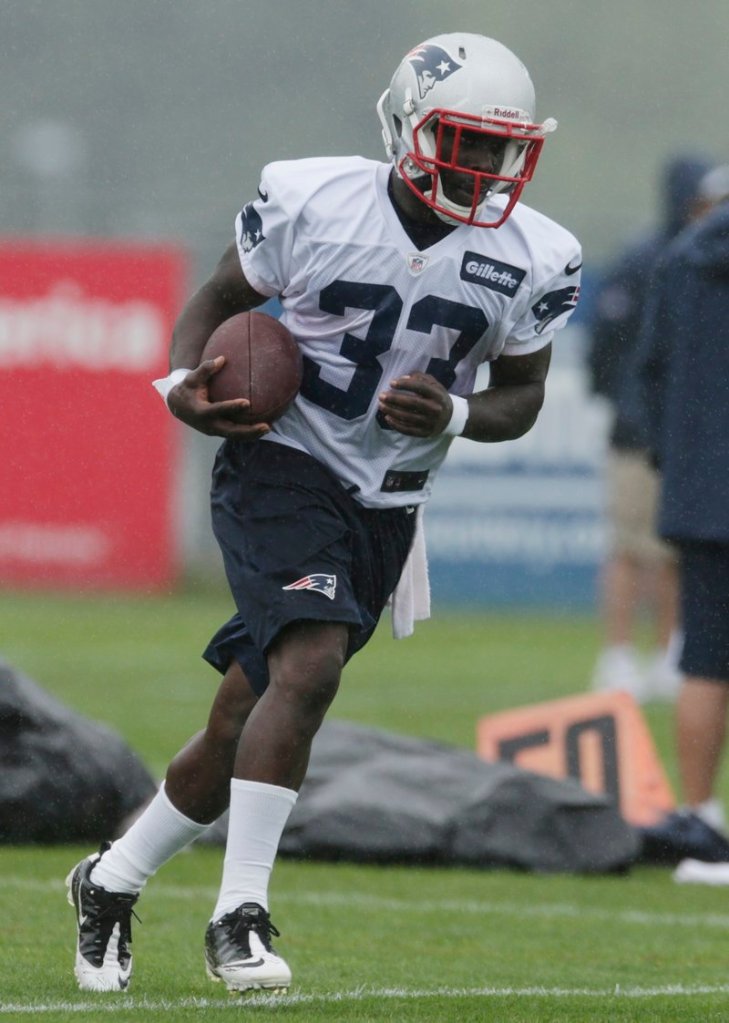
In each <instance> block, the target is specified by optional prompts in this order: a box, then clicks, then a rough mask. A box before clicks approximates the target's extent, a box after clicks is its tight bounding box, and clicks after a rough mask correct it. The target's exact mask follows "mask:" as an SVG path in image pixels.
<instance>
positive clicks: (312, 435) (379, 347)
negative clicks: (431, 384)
mask: <svg viewBox="0 0 729 1023" xmlns="http://www.w3.org/2000/svg"><path fill="white" fill-rule="evenodd" d="M389 173H390V165H388V164H385V163H379V162H376V161H372V160H365V159H363V158H361V157H330V158H320V159H304V160H295V161H286V162H280V163H272V164H269V165H268V166H267V167H266V168H265V169H264V171H263V176H262V180H261V185H260V188H259V198H258V199H256V201H255V202H252V203H249V204H248V205H247V206H246V207H245V208H244V209H243V210H242V211H241V213H240V214H239V215H238V217H237V219H236V238H237V243H238V251H239V254H240V260H241V265H242V267H243V272H244V273H245V275H246V278H247V279H248V281H249V282H250V284H251V285H252V286H253V287H254V288H255V289H256V290H257V291H258V292H260V293H261V294H262V295H267V296H273V295H278V296H279V297H280V299H281V303H282V305H283V314H282V317H281V318H282V322H283V323H285V324H286V326H287V327H288V328H289V330H290V331H291V332H292V333H293V335H294V337H295V338H296V340H297V341H298V343H299V345H300V347H301V351H302V354H303V359H304V380H303V384H302V387H301V393H300V394H299V395H298V397H297V398H296V401H295V403H294V405H293V406H292V407H291V408H290V409H289V410H288V411H287V412H286V413H285V414H284V415H283V416H282V417H281V418H280V419H279V420H278V421H277V422H276V423H274V424H273V429H272V431H271V433H270V434H268V435H267V438H266V439H270V440H272V441H278V442H279V443H284V444H289V445H291V446H292V447H296V448H299V449H301V450H303V451H307V452H309V454H311V455H313V456H314V457H315V458H317V459H319V460H320V461H321V462H323V463H324V464H325V465H326V466H328V468H329V469H330V470H331V471H332V472H333V473H334V474H335V475H336V476H337V477H338V478H339V480H340V481H341V482H342V484H343V486H345V487H347V488H352V490H353V492H354V493H355V497H356V499H357V500H358V501H360V502H361V503H362V504H364V505H367V506H369V507H392V506H398V505H413V504H420V503H422V502H423V501H425V500H427V498H428V496H429V495H430V491H431V487H432V484H433V479H434V477H435V474H436V472H437V470H438V467H439V466H440V464H441V462H442V461H443V459H444V457H445V455H446V452H447V451H448V446H449V444H450V442H451V440H452V438H451V437H449V436H443V435H440V436H437V437H429V438H420V437H409V436H406V435H405V434H402V433H398V432H397V431H396V430H392V429H389V428H387V427H386V426H385V425H383V424H382V423H381V422H380V421H379V418H378V408H377V399H378V394H379V393H380V392H381V391H384V390H386V389H387V388H388V386H389V383H390V381H391V380H394V379H395V378H396V377H400V376H404V375H406V374H408V373H413V372H417V371H420V372H422V373H430V374H431V375H433V376H434V377H436V378H437V379H438V380H439V381H440V382H441V383H442V384H443V385H444V386H445V387H446V389H447V390H448V391H450V392H451V393H452V394H459V395H469V394H471V393H472V392H473V388H474V381H475V378H476V372H477V370H478V367H479V366H480V365H481V363H483V362H486V361H489V360H493V359H496V358H498V357H499V356H500V355H502V354H506V355H522V354H528V353H530V352H535V351H537V350H538V349H540V348H543V347H544V346H545V345H547V344H548V343H549V342H550V341H551V339H552V335H553V334H554V331H555V330H556V329H557V328H558V327H561V326H563V325H564V324H565V322H566V321H567V319H568V317H569V315H570V313H571V312H572V310H573V309H574V307H575V305H576V303H577V295H578V292H579V267H580V264H581V255H580V248H579V245H578V243H577V241H576V240H575V238H574V237H573V236H572V235H571V234H569V232H567V231H565V230H564V229H563V228H561V227H560V226H559V225H558V224H555V223H554V222H553V221H551V220H549V219H548V218H547V217H545V216H542V215H541V214H540V213H537V212H536V211H534V210H532V209H530V208H529V207H527V206H524V205H523V204H517V206H516V208H515V209H514V211H513V213H512V214H511V216H510V217H509V219H508V220H507V221H506V222H505V223H504V224H502V226H501V227H499V228H478V227H468V226H466V225H462V226H459V227H457V228H456V229H455V230H454V231H452V232H451V233H450V234H448V235H446V236H445V237H444V238H442V239H441V240H440V241H438V242H436V243H435V244H434V245H431V246H429V247H428V248H426V249H424V250H422V251H420V250H418V249H417V248H416V247H415V245H414V244H413V242H412V241H411V240H410V238H409V237H408V235H407V233H406V232H405V230H404V228H403V226H402V224H401V223H400V220H399V219H398V216H397V213H396V212H395V210H394V208H393V206H392V203H391V201H390V198H389V196H388V194H387V181H388V175H389ZM494 202H495V203H500V202H503V199H500V198H496V199H495V200H494Z"/></svg>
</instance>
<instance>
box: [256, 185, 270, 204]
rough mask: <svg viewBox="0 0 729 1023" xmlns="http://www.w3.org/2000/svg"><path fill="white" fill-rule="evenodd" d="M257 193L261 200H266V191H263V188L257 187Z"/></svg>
mask: <svg viewBox="0 0 729 1023" xmlns="http://www.w3.org/2000/svg"><path fill="white" fill-rule="evenodd" d="M258 194H259V195H260V197H261V202H268V192H264V191H263V189H261V188H259V189H258Z"/></svg>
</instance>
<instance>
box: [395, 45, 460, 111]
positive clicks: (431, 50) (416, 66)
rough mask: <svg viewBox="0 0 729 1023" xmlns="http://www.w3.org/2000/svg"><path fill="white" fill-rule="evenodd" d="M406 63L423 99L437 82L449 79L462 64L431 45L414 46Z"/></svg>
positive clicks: (441, 49) (438, 47) (440, 48)
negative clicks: (411, 71)
mask: <svg viewBox="0 0 729 1023" xmlns="http://www.w3.org/2000/svg"><path fill="white" fill-rule="evenodd" d="M408 62H409V64H410V66H411V67H412V69H413V71H414V72H415V77H416V78H417V80H418V92H419V93H420V98H421V99H423V98H424V97H425V96H426V95H427V93H429V92H430V90H431V89H432V88H433V86H434V85H437V84H438V82H443V81H445V79H446V78H450V76H451V75H452V74H453V72H454V71H459V70H460V69H461V67H462V66H463V65H462V64H459V63H458V61H455V60H454V59H453V58H452V57H451V56H450V55H449V54H448V53H446V51H445V50H444V49H443V48H442V47H440V46H433V45H432V44H428V45H423V46H416V47H415V49H414V50H411V52H410V53H409V54H408Z"/></svg>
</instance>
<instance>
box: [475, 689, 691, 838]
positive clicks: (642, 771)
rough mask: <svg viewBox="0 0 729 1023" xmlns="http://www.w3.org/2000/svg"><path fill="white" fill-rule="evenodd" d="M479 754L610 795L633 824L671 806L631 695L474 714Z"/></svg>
mask: <svg viewBox="0 0 729 1023" xmlns="http://www.w3.org/2000/svg"><path fill="white" fill-rule="evenodd" d="M476 737H477V752H478V755H479V756H480V757H483V759H484V760H511V761H512V762H513V763H515V764H517V765H518V766H519V767H522V768H524V769H525V770H528V771H534V772H535V773H536V774H546V775H549V776H550V777H552V778H574V779H575V780H577V781H579V782H580V784H581V785H582V786H583V788H585V789H588V790H589V791H590V792H602V793H606V794H608V795H611V796H613V798H614V799H615V801H616V803H617V805H618V807H619V809H620V812H621V813H622V815H623V817H624V818H625V819H626V820H627V821H629V822H630V823H631V824H635V825H638V826H645V825H648V824H653V823H654V822H655V821H657V820H658V819H659V818H661V817H662V816H663V815H664V814H665V813H667V812H669V811H670V810H672V809H674V807H675V805H676V802H675V799H674V796H673V792H672V791H671V786H670V784H669V782H668V779H667V777H666V774H665V772H664V770H663V766H662V764H661V761H660V758H659V757H658V753H657V752H656V748H655V745H654V743H653V738H652V736H651V734H650V731H649V729H648V726H647V724H646V722H645V718H644V717H643V714H642V713H641V710H640V708H639V707H638V705H637V703H636V702H635V700H634V699H633V697H632V696H630V694H629V693H625V692H621V691H616V692H609V693H586V694H584V695H580V696H568V697H566V698H564V699H561V700H552V701H549V702H547V703H538V704H533V705H532V706H530V707H520V708H517V709H516V710H508V711H503V712H502V713H500V714H491V715H489V716H488V717H483V718H480V720H479V721H478V724H477V736H476Z"/></svg>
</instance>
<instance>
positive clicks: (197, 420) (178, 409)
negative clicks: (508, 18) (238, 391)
mask: <svg viewBox="0 0 729 1023" xmlns="http://www.w3.org/2000/svg"><path fill="white" fill-rule="evenodd" d="M224 364H225V358H224V357H223V356H218V358H217V359H207V360H206V361H205V362H201V363H200V365H199V366H198V367H197V369H195V370H192V371H191V372H190V373H188V374H187V376H186V377H185V379H184V380H182V381H180V383H179V384H177V385H176V386H175V387H173V388H172V390H171V391H170V393H169V394H168V396H167V404H168V406H169V408H170V411H171V412H172V414H173V415H174V416H175V417H176V418H177V419H180V420H181V421H182V422H183V423H187V425H188V426H192V427H193V428H194V429H195V430H199V431H200V433H205V434H207V435H208V436H210V437H226V438H227V437H231V438H235V439H236V440H247V441H254V440H258V438H259V437H262V436H263V434H264V433H268V432H269V430H270V426H269V425H268V423H244V422H241V420H240V417H241V415H242V414H243V413H245V412H247V410H248V407H249V406H250V402H249V401H248V400H247V399H246V398H235V399H234V400H232V401H213V402H211V401H210V396H209V394H208V383H209V382H210V380H211V378H212V377H213V376H215V374H216V373H217V372H219V370H221V369H222V368H223V366H224Z"/></svg>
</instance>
